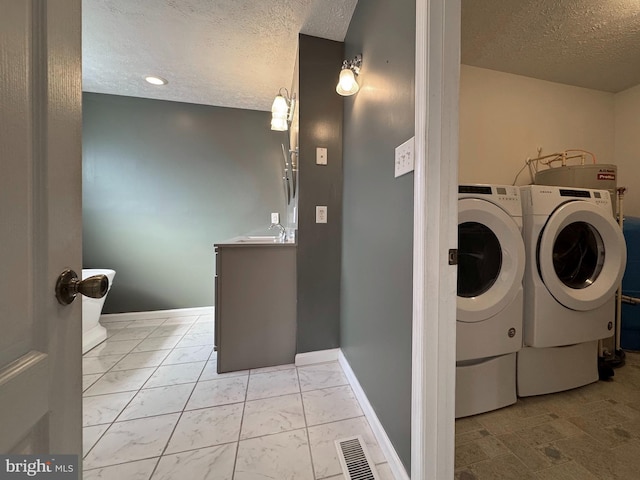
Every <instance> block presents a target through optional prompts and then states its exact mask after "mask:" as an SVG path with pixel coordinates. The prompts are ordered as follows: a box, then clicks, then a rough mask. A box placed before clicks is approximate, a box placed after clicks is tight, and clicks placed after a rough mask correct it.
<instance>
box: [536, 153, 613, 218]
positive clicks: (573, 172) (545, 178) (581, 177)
mask: <svg viewBox="0 0 640 480" xmlns="http://www.w3.org/2000/svg"><path fill="white" fill-rule="evenodd" d="M617 178H618V166H617V165H613V164H598V163H594V164H591V165H567V166H564V167H555V168H549V169H546V170H541V171H539V172H538V173H536V177H535V184H536V185H554V186H559V187H576V188H594V189H597V190H609V193H610V194H611V207H612V209H613V215H614V216H615V214H616V210H617V198H618V194H617V188H618V183H617Z"/></svg>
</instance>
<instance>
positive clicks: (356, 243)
mask: <svg viewBox="0 0 640 480" xmlns="http://www.w3.org/2000/svg"><path fill="white" fill-rule="evenodd" d="M345 49H346V53H345V56H346V58H351V57H353V56H354V55H355V54H357V53H362V56H363V65H362V69H361V74H360V77H359V78H358V81H359V83H360V91H359V92H358V93H357V94H356V95H355V96H353V97H347V98H345V112H344V203H343V212H344V221H343V227H342V228H343V242H342V252H343V255H342V299H341V300H342V311H341V347H342V349H343V351H344V353H345V356H346V358H347V359H348V361H349V363H350V365H351V366H352V368H353V370H354V372H355V374H356V376H357V377H358V380H359V382H360V384H361V385H362V387H363V388H364V390H365V392H366V394H367V398H368V399H369V400H370V402H371V404H372V405H373V408H374V409H375V411H376V414H377V415H378V417H379V418H380V421H381V422H382V424H383V426H384V428H385V430H386V432H387V434H388V435H389V438H390V439H391V441H392V442H393V445H394V447H395V449H396V450H397V452H398V454H399V455H400V458H401V459H402V461H403V463H404V465H405V467H406V468H407V471H410V460H411V442H410V440H411V438H410V436H411V314H412V288H413V282H412V262H413V256H412V248H413V242H412V236H413V173H411V174H408V175H405V176H403V177H400V178H397V179H394V176H393V158H394V149H395V147H396V146H398V145H400V144H401V143H403V142H404V141H405V140H407V139H409V138H411V137H412V136H413V135H414V68H415V66H414V64H415V61H414V55H415V2H414V1H412V0H398V1H394V2H389V1H386V0H368V1H366V2H358V5H357V7H356V11H355V14H354V16H353V18H352V20H351V25H350V27H349V31H348V33H347V37H346V40H345Z"/></svg>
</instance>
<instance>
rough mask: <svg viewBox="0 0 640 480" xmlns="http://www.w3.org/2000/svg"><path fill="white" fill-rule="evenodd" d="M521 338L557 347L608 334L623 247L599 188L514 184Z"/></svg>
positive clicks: (527, 342)
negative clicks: (521, 259)
mask: <svg viewBox="0 0 640 480" xmlns="http://www.w3.org/2000/svg"><path fill="white" fill-rule="evenodd" d="M521 193H522V210H523V220H524V239H525V247H526V251H527V268H526V270H525V280H524V288H525V300H524V304H525V311H524V344H525V345H527V346H531V347H557V346H562V345H573V344H577V343H582V342H589V341H592V340H598V339H601V338H605V337H610V336H611V334H612V329H613V321H614V309H615V307H614V294H615V290H616V288H617V286H618V284H619V283H620V279H621V278H622V275H623V273H624V268H625V264H626V261H627V249H626V245H625V241H624V237H623V236H622V232H621V230H620V227H619V226H618V224H617V223H615V221H614V220H613V217H612V216H611V199H610V194H609V192H608V191H607V190H589V189H575V188H563V187H551V186H544V185H529V186H526V187H522V188H521Z"/></svg>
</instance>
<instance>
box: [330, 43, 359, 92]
mask: <svg viewBox="0 0 640 480" xmlns="http://www.w3.org/2000/svg"><path fill="white" fill-rule="evenodd" d="M361 66H362V55H360V54H358V55H356V56H355V57H354V58H352V59H351V60H345V61H344V62H342V70H341V71H340V77H339V79H338V85H337V86H336V92H338V93H339V94H340V95H342V96H345V97H348V96H349V95H353V94H354V93H356V92H357V91H358V90H360V85H358V82H357V81H356V77H357V76H358V75H359V74H360V67H361Z"/></svg>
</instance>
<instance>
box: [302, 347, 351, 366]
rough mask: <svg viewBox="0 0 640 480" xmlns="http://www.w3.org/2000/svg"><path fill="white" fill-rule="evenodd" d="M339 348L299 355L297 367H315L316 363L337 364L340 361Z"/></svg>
mask: <svg viewBox="0 0 640 480" xmlns="http://www.w3.org/2000/svg"><path fill="white" fill-rule="evenodd" d="M339 352H340V349H339V348H332V349H329V350H317V351H315V352H306V353H297V354H296V359H295V363H296V367H304V366H305V365H314V364H316V363H325V362H335V361H336V360H338V354H339Z"/></svg>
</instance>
